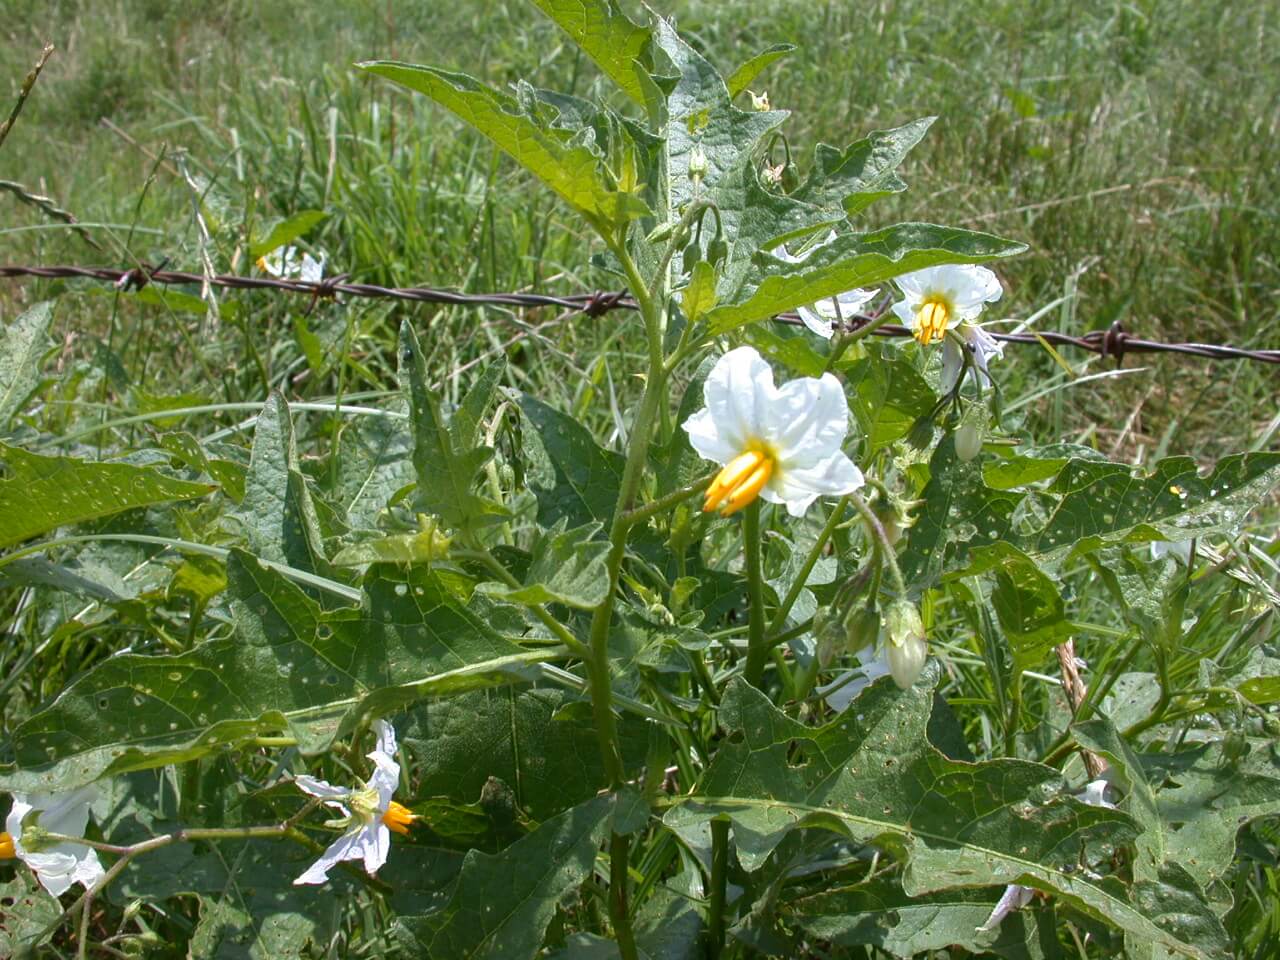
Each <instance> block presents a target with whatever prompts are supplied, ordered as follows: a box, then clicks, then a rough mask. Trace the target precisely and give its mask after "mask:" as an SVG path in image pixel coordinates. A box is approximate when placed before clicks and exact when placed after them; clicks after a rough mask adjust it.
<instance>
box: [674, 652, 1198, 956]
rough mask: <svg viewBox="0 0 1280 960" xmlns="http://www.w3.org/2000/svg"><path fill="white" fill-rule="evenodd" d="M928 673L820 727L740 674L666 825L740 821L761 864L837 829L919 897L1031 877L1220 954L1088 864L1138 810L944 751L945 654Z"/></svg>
mask: <svg viewBox="0 0 1280 960" xmlns="http://www.w3.org/2000/svg"><path fill="white" fill-rule="evenodd" d="M925 677H926V681H924V682H918V683H917V684H916V685H915V686H914V687H912V688H911V689H910V690H907V691H898V690H897V689H896V688H895V687H893V685H892V684H891V683H889V682H888V681H887V680H881V681H879V682H877V683H875V684H873V685H872V686H871V687H870V688H868V689H867V690H865V691H863V693H862V694H861V695H860V696H859V699H858V714H857V715H856V716H854V715H851V714H852V711H848V712H846V713H844V714H843V715H841V716H840V717H838V718H837V719H836V720H835V721H834V722H832V723H830V724H827V725H825V726H822V727H816V728H815V727H808V726H805V725H803V724H801V723H798V722H797V721H795V720H792V719H790V718H789V717H787V716H786V715H785V714H783V713H782V712H780V711H779V710H778V709H777V708H776V707H774V706H773V704H771V703H770V702H769V701H768V700H767V699H766V698H765V697H764V695H763V694H761V693H760V692H759V691H757V690H755V689H754V688H753V687H750V686H748V685H747V684H745V683H741V682H737V681H735V682H734V683H732V684H731V685H730V686H729V688H728V689H727V690H726V693H725V696H724V699H723V701H722V706H721V710H720V715H719V719H720V722H721V724H722V726H723V727H724V728H725V729H726V731H727V732H728V734H729V736H728V737H727V739H726V740H725V741H724V743H723V744H722V745H721V747H720V749H719V751H718V752H717V753H716V755H715V758H714V759H713V760H712V762H711V764H710V766H709V767H708V768H707V770H706V772H705V773H704V774H703V777H702V779H701V781H700V782H699V784H698V789H697V792H696V793H695V794H694V795H693V796H691V797H688V798H686V799H682V800H680V801H678V803H677V804H676V805H675V806H674V807H672V808H671V809H670V810H669V811H668V812H667V814H666V816H665V818H664V820H665V822H666V824H667V826H668V827H670V828H672V829H673V830H675V831H677V832H678V833H690V832H691V831H696V830H699V829H701V828H702V825H704V824H705V823H706V822H707V821H708V820H710V819H713V818H721V819H726V818H727V819H728V820H729V822H730V823H731V824H732V825H733V831H734V839H735V841H736V846H737V854H738V860H739V862H740V863H741V864H742V866H743V867H744V869H746V870H749V871H751V870H756V869H758V868H759V867H760V866H761V865H762V864H763V863H764V862H765V860H766V858H767V857H768V856H769V854H770V853H771V852H772V851H773V849H774V848H775V847H776V846H777V845H778V843H780V842H781V841H782V839H783V838H784V837H785V836H786V834H787V833H788V832H789V831H791V830H793V829H796V828H798V827H819V826H820V827H827V828H829V829H834V830H839V831H840V832H842V833H845V834H847V835H848V836H850V837H852V838H853V839H854V840H857V841H861V842H867V843H871V842H874V843H875V844H877V845H878V846H881V847H886V848H888V849H889V850H891V851H893V852H894V854H895V856H897V857H899V858H900V859H901V860H903V861H904V868H903V874H902V884H903V889H904V891H905V892H906V893H907V895H909V896H913V897H914V896H918V895H921V894H926V893H932V892H934V891H938V890H944V889H948V888H951V887H971V886H981V885H1003V884H1008V883H1019V884H1022V885H1024V886H1033V887H1036V888H1038V889H1042V890H1045V891H1049V892H1053V893H1055V894H1056V895H1057V896H1058V897H1059V898H1061V899H1062V900H1063V901H1064V902H1067V903H1069V904H1071V905H1072V906H1074V907H1076V908H1077V909H1080V910H1083V911H1085V912H1086V913H1088V914H1090V915H1092V916H1094V917H1096V918H1099V919H1104V920H1106V921H1108V922H1110V923H1112V924H1114V925H1116V926H1117V927H1119V928H1120V929H1123V930H1125V931H1129V932H1133V933H1137V934H1140V935H1141V936H1144V937H1146V938H1148V939H1149V940H1151V941H1152V942H1155V943H1159V944H1162V945H1164V946H1167V947H1168V948H1169V949H1170V950H1173V951H1176V952H1178V953H1182V954H1184V955H1186V956H1191V957H1197V958H1206V957H1209V956H1211V955H1212V951H1211V950H1209V949H1206V948H1203V947H1202V946H1200V945H1198V944H1196V943H1189V942H1186V941H1184V940H1182V939H1181V938H1180V937H1179V936H1178V935H1177V933H1176V932H1173V931H1169V930H1166V929H1164V928H1163V927H1162V926H1161V925H1159V924H1158V923H1157V922H1156V920H1155V918H1153V917H1151V916H1148V915H1147V914H1146V913H1144V910H1143V901H1142V900H1140V899H1139V898H1137V897H1136V896H1130V894H1129V892H1128V891H1127V889H1126V888H1125V886H1124V884H1123V883H1122V882H1121V881H1120V880H1119V879H1118V878H1117V877H1114V876H1107V877H1101V878H1097V875H1096V873H1091V872H1089V871H1082V870H1081V869H1080V867H1079V860H1080V858H1081V857H1082V856H1085V857H1088V859H1089V860H1090V861H1092V862H1093V866H1092V867H1091V870H1097V869H1099V868H1103V869H1105V863H1104V862H1103V853H1104V848H1106V847H1115V846H1119V845H1122V844H1125V843H1128V842H1129V841H1131V840H1132V838H1133V836H1134V834H1135V833H1136V831H1135V829H1134V825H1133V823H1132V821H1131V820H1130V819H1129V818H1128V817H1127V816H1125V815H1124V814H1122V813H1120V812H1119V811H1115V810H1109V809H1106V808H1103V807H1091V806H1088V805H1086V804H1083V803H1080V802H1079V801H1077V800H1075V799H1074V798H1072V797H1069V796H1064V795H1063V794H1064V792H1065V789H1064V784H1063V783H1062V780H1061V778H1060V775H1059V774H1058V773H1057V771H1055V770H1052V769H1050V768H1048V767H1044V766H1042V765H1040V764H1036V763H1030V762H1027V761H1023V760H1013V759H1002V760H992V761H987V762H984V763H964V762H959V761H953V760H948V759H946V758H945V757H944V756H943V755H942V754H941V753H939V752H938V751H937V750H936V749H935V748H934V747H932V746H931V745H930V744H929V742H928V740H927V735H926V731H927V727H928V722H929V714H930V710H931V706H932V687H933V685H934V683H936V682H937V678H938V673H937V667H936V665H935V664H931V665H930V666H929V667H928V668H927V672H926V674H925ZM928 681H932V682H928Z"/></svg>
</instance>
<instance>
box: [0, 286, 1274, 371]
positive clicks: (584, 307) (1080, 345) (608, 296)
mask: <svg viewBox="0 0 1280 960" xmlns="http://www.w3.org/2000/svg"><path fill="white" fill-rule="evenodd" d="M0 278H13V279H21V278H44V279H63V280H73V279H84V280H98V281H102V282H106V283H112V284H115V285H116V286H117V287H118V288H120V289H122V290H139V289H141V288H142V287H144V286H146V285H147V284H149V283H158V284H161V285H163V286H184V285H199V284H204V283H208V284H210V285H212V286H215V287H222V288H225V289H229V290H270V291H274V292H283V293H293V294H297V295H302V296H309V297H311V298H312V299H313V300H321V299H332V298H334V297H337V296H344V297H359V298H370V299H389V300H404V301H409V302H415V303H438V304H452V305H459V306H473V307H484V306H497V307H513V308H521V309H529V308H536V307H556V308H558V309H560V310H576V311H578V312H580V313H583V314H586V315H587V316H589V317H600V316H603V315H604V314H606V313H608V312H610V311H612V310H635V309H636V302H635V300H633V299H632V298H631V297H630V296H629V295H627V293H626V292H625V291H614V292H608V291H596V292H594V293H576V294H569V295H566V296H552V295H549V294H542V293H518V292H510V293H461V292H459V291H457V290H445V289H441V288H437V287H383V286H379V285H377V284H372V283H353V282H351V281H349V280H348V279H347V278H346V276H345V275H340V276H336V277H330V278H326V279H324V280H320V281H315V282H313V281H307V280H292V279H287V278H283V277H266V276H263V277H245V276H239V275H235V274H220V275H217V276H213V277H207V276H205V275H203V274H199V273H188V272H186V271H182V270H159V269H152V268H150V267H135V268H133V269H130V270H121V269H117V268H114V267H85V266H71V265H58V266H47V267H41V266H30V265H13V264H10V265H0ZM877 316H878V314H877V315H859V316H856V317H852V318H850V319H849V320H847V321H846V323H845V327H846V329H848V330H850V331H853V330H857V329H858V328H859V327H861V326H863V325H865V324H867V323H871V322H873V321H874V320H876V319H877ZM775 319H776V320H778V321H780V322H782V323H790V324H799V323H800V322H801V320H800V318H799V317H798V316H797V315H796V314H780V315H779V316H777V317H775ZM873 332H874V333H875V335H876V336H881V337H909V336H911V335H912V333H911V331H910V330H909V329H908V328H906V327H903V326H898V325H895V324H885V325H883V326H880V327H877V328H876V330H874V331H873ZM991 335H992V336H993V337H995V338H996V339H997V340H1000V341H1002V342H1004V343H1013V344H1041V345H1043V344H1046V343H1047V344H1050V345H1052V346H1055V347H1074V348H1076V349H1079V350H1087V351H1089V352H1091V353H1096V354H1098V355H1100V356H1102V357H1113V358H1114V359H1115V360H1116V361H1117V362H1120V361H1122V360H1123V359H1124V356H1125V354H1128V353H1175V354H1181V355H1183V356H1191V357H1200V358H1203V359H1207V360H1249V361H1254V362H1258V363H1273V364H1280V350H1250V349H1246V348H1244V347H1235V346H1231V345H1229V344H1221V343H1171V342H1167V341H1162V340H1148V339H1145V338H1143V337H1138V336H1134V335H1133V334H1131V333H1129V332H1128V331H1126V330H1125V329H1124V328H1123V327H1122V326H1121V325H1120V324H1119V323H1118V322H1117V323H1113V324H1112V325H1111V327H1110V328H1109V329H1107V330H1094V331H1091V332H1089V333H1086V334H1083V335H1081V336H1078V337H1077V336H1071V335H1070V334H1066V333H1058V332H1056V331H1049V330H1046V331H1041V332H1036V333H994V332H993V333H992V334H991Z"/></svg>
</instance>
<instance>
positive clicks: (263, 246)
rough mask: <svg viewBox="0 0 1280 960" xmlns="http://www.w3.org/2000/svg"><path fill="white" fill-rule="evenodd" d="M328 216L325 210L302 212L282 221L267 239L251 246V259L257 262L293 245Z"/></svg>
mask: <svg viewBox="0 0 1280 960" xmlns="http://www.w3.org/2000/svg"><path fill="white" fill-rule="evenodd" d="M327 216H328V214H327V213H325V212H324V211H323V210H301V211H299V212H298V213H295V214H294V215H293V216H292V217H289V218H288V219H286V220H281V221H280V222H279V223H277V224H276V225H275V226H273V227H272V228H271V232H270V233H268V234H267V235H266V236H265V237H263V238H262V239H261V240H258V241H256V242H255V243H251V244H249V257H250V259H252V260H257V259H258V258H259V257H261V256H265V255H266V254H268V253H270V252H271V251H272V250H276V249H278V248H280V247H283V246H284V245H285V244H287V243H293V241H295V240H297V239H298V238H299V237H301V236H303V235H305V234H307V233H309V232H310V231H311V228H312V227H314V226H316V224H318V223H320V222H321V221H322V220H324V219H325V217H327Z"/></svg>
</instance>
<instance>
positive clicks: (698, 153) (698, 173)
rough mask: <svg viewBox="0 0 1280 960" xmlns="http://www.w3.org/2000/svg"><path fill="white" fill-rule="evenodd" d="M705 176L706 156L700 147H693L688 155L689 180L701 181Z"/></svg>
mask: <svg viewBox="0 0 1280 960" xmlns="http://www.w3.org/2000/svg"><path fill="white" fill-rule="evenodd" d="M706 175H707V155H706V154H705V153H704V152H703V151H702V147H694V148H693V150H692V152H691V153H690V154H689V179H690V180H701V179H702V178H703V177H705V176H706Z"/></svg>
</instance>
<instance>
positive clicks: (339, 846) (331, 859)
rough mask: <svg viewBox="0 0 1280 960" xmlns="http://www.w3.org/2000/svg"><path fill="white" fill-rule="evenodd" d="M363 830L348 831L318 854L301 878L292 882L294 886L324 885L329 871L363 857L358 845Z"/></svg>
mask: <svg viewBox="0 0 1280 960" xmlns="http://www.w3.org/2000/svg"><path fill="white" fill-rule="evenodd" d="M363 832H364V829H363V828H361V829H359V830H349V831H347V832H346V833H344V834H343V835H342V836H340V837H339V838H338V839H337V840H335V841H333V843H331V844H329V846H328V848H327V849H326V850H325V852H324V853H322V854H320V859H318V860H317V861H316V862H315V863H313V864H312V865H311V866H309V867H307V869H306V871H305V872H304V873H303V874H302V876H300V877H298V879H297V880H294V881H293V882H294V885H295V886H297V885H300V884H304V883H324V882H325V881H326V880H328V879H329V871H330V870H332V869H333V868H334V867H335V866H337V865H338V864H339V863H341V862H342V861H343V860H359V859H361V858H362V857H363V856H364V851H363V849H362V848H361V844H360V834H362V833H363Z"/></svg>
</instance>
